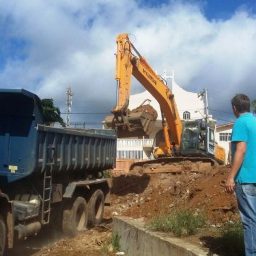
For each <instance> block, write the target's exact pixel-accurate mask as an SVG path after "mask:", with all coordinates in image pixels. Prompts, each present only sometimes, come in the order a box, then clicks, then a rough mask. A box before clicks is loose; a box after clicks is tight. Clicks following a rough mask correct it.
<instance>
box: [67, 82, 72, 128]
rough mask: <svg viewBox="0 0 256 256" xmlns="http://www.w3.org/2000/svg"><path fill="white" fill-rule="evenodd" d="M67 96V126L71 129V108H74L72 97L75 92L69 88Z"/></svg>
mask: <svg viewBox="0 0 256 256" xmlns="http://www.w3.org/2000/svg"><path fill="white" fill-rule="evenodd" d="M66 94H67V119H66V125H67V127H69V126H70V114H71V107H72V96H73V92H72V90H71V86H69V87H68V88H67V91H66Z"/></svg>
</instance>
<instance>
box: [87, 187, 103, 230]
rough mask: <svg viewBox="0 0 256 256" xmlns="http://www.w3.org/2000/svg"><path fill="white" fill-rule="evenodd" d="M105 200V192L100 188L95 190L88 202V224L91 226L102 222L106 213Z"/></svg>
mask: <svg viewBox="0 0 256 256" xmlns="http://www.w3.org/2000/svg"><path fill="white" fill-rule="evenodd" d="M104 201H105V196H104V193H103V192H102V191H101V190H100V189H97V190H95V192H94V193H93V194H92V196H91V198H90V199H89V203H88V205H89V209H88V225H89V226H90V227H94V226H97V225H99V224H100V223H101V222H102V219H103V213H104Z"/></svg>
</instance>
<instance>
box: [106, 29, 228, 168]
mask: <svg viewBox="0 0 256 256" xmlns="http://www.w3.org/2000/svg"><path fill="white" fill-rule="evenodd" d="M116 44H117V50H116V81H117V102H116V106H115V107H114V108H113V110H112V113H113V114H112V116H107V117H106V118H105V126H106V127H107V128H113V129H116V130H117V135H122V134H126V135H127V134H129V133H131V134H132V136H135V135H136V133H137V135H138V134H141V131H144V132H145V133H146V130H147V129H145V128H146V127H148V126H149V125H151V126H152V125H154V120H155V119H156V118H155V115H154V114H153V111H148V115H146V116H145V115H143V112H145V109H143V108H141V109H139V110H140V111H136V112H134V111H133V110H129V109H128V106H129V98H130V91H131V81H132V76H134V77H135V78H136V79H137V80H138V81H139V82H140V83H141V84H142V86H143V87H144V88H145V89H146V90H147V91H148V92H149V93H150V94H151V95H152V96H153V97H154V98H155V99H156V100H157V102H158V103H159V105H160V109H161V115H162V135H163V136H162V137H163V140H161V141H160V142H159V144H158V145H156V147H155V149H154V156H155V158H156V159H159V158H161V159H160V161H161V162H167V163H168V162H173V161H174V160H175V159H176V160H177V161H179V162H180V161H182V160H187V159H188V160H190V161H203V162H207V161H208V162H210V163H211V164H215V163H216V164H218V163H219V164H224V162H225V151H224V149H223V148H221V147H220V146H219V145H217V144H216V143H215V140H214V135H215V124H214V123H213V122H211V121H209V119H207V118H206V119H198V120H183V121H182V120H181V119H180V116H179V112H178V109H177V105H176V102H175V95H174V94H173V93H172V91H171V89H170V88H169V87H168V85H167V83H166V82H165V81H164V79H162V78H161V77H160V76H159V75H157V74H156V72H155V71H154V70H153V68H152V67H151V66H150V65H149V63H148V62H147V61H146V59H145V58H144V57H143V56H142V55H141V54H140V53H139V51H138V50H137V49H136V48H135V46H134V45H133V43H132V42H131V40H130V39H129V36H128V34H126V33H124V34H120V35H118V36H117V39H116ZM142 117H143V118H142ZM145 118H147V119H146V120H145ZM134 124H136V125H134ZM145 124H146V127H145ZM136 130H137V131H136ZM127 137H129V136H127ZM170 158H171V159H170ZM150 162H151V163H156V162H158V160H156V161H147V162H146V163H145V164H147V165H148V164H149V163H150ZM137 165H143V163H141V162H140V163H137Z"/></svg>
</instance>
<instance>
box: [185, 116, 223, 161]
mask: <svg viewBox="0 0 256 256" xmlns="http://www.w3.org/2000/svg"><path fill="white" fill-rule="evenodd" d="M214 125H215V124H214V123H211V122H208V123H207V122H206V120H204V119H199V120H189V121H184V122H183V131H182V139H181V148H180V152H181V154H182V155H183V156H198V157H206V156H207V157H209V158H212V159H215V160H216V161H217V162H219V163H221V164H223V163H224V159H225V152H224V150H223V149H222V148H220V147H218V146H217V144H216V143H215V137H214V134H215V133H214V128H215V127H214Z"/></svg>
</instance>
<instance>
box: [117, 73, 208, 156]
mask: <svg viewBox="0 0 256 256" xmlns="http://www.w3.org/2000/svg"><path fill="white" fill-rule="evenodd" d="M171 90H172V93H173V94H174V98H175V102H176V104H177V108H178V111H179V115H180V118H181V119H183V120H188V119H192V120H195V119H201V118H205V117H206V115H208V109H207V105H208V104H207V92H205V93H204V95H202V94H198V93H195V92H189V91H186V90H184V89H183V88H181V87H180V86H179V85H178V84H177V83H176V82H175V81H174V78H173V77H172V79H171ZM145 100H149V102H150V105H151V106H152V107H153V108H154V109H155V110H156V111H157V114H158V118H157V121H156V123H155V129H154V131H152V133H151V134H150V135H149V138H147V139H146V138H143V139H138V138H129V139H128V138H127V139H126V138H125V139H124V138H123V139H118V140H117V159H148V158H151V157H152V156H151V152H152V148H153V147H154V144H155V139H156V140H157V137H158V133H161V131H162V119H161V111H160V106H159V104H158V102H157V101H156V99H155V98H154V97H153V96H152V95H151V94H150V93H149V92H148V91H144V92H142V93H138V94H135V95H131V96H130V101H129V109H134V108H136V107H138V106H139V105H141V104H142V103H143V102H144V101H145ZM208 117H210V118H211V116H208Z"/></svg>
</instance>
